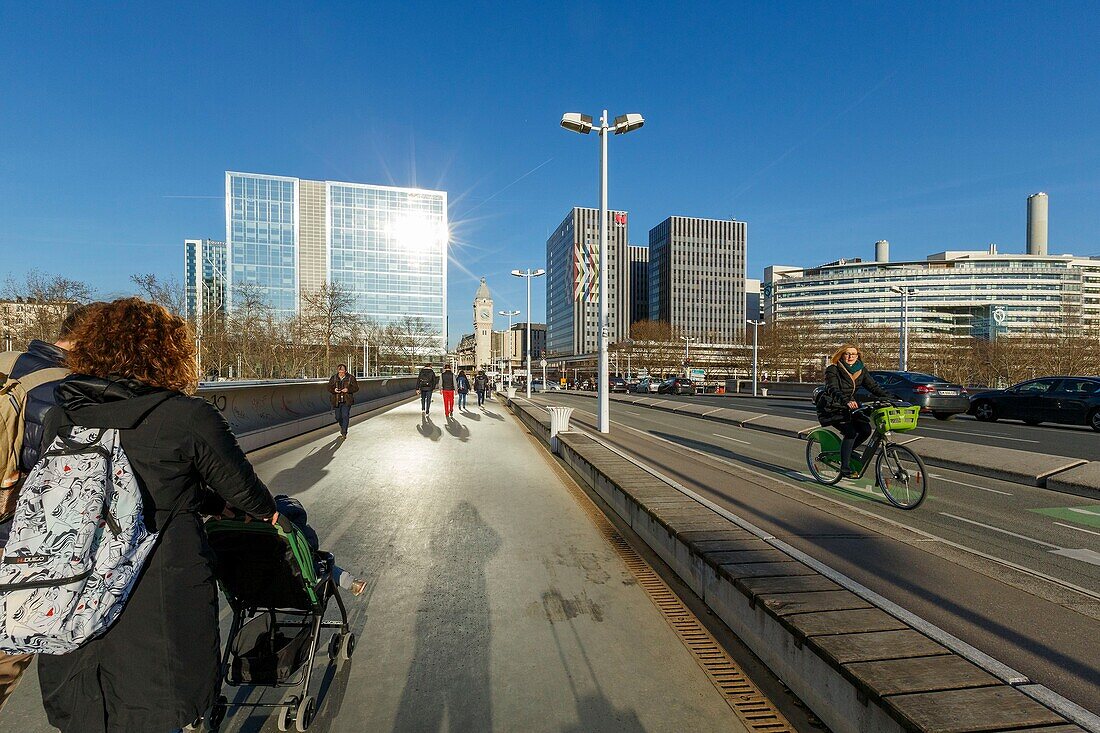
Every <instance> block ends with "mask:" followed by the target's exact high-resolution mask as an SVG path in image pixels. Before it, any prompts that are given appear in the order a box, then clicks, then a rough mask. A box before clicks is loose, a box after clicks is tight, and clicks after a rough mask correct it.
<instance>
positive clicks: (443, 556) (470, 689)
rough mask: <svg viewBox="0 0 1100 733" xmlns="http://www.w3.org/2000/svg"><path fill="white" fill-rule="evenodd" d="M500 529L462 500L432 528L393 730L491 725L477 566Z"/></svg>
mask: <svg viewBox="0 0 1100 733" xmlns="http://www.w3.org/2000/svg"><path fill="white" fill-rule="evenodd" d="M500 545H501V539H500V535H499V534H497V532H496V531H495V530H494V529H493V528H492V527H490V526H489V525H488V524H486V523H485V520H483V519H482V518H481V514H480V513H478V511H477V508H476V507H474V505H473V504H471V503H470V502H468V501H463V502H461V503H459V504H458V505H457V506H456V507H455V508H454V509H453V510H451V512H450V513H449V514H448V515H447V517H446V519H445V520H443V521H442V522H441V523H440V525H439V526H438V527H437V528H436V529H435V530H434V531H433V533H432V536H431V541H430V549H431V555H432V559H433V565H432V569H431V570H430V571H429V573H430V575H429V578H428V582H427V584H426V585H425V588H424V596H423V598H422V600H421V601H420V606H419V608H417V612H416V649H415V651H414V653H413V660H412V664H411V665H410V666H409V671H408V674H407V676H406V679H407V682H406V683H405V689H404V691H403V692H402V693H401V704H400V706H399V708H398V711H397V718H396V721H395V722H394V727H393V730H394V733H411V732H412V731H436V730H439V727H440V724H441V723H442V721H443V719H444V716H445V717H446V719H447V721H448V722H449V727H450V729H451V730H456V731H479V732H481V731H486V732H487V731H491V730H492V728H493V715H492V698H491V689H490V676H489V642H490V639H491V638H492V627H491V624H490V618H489V590H488V582H487V580H486V577H485V568H486V566H487V565H488V564H489V561H490V560H491V559H492V557H493V556H494V555H496V554H497V552H498V551H499V550H500Z"/></svg>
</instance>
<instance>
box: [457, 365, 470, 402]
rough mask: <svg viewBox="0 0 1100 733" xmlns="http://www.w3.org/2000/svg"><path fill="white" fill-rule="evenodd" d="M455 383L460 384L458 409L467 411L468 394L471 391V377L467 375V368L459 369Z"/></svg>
mask: <svg viewBox="0 0 1100 733" xmlns="http://www.w3.org/2000/svg"><path fill="white" fill-rule="evenodd" d="M455 384H456V385H457V386H458V409H460V410H462V411H465V410H466V395H468V394H469V393H470V378H469V377H467V376H466V371H465V370H463V369H459V370H458V376H457V377H456V378H455Z"/></svg>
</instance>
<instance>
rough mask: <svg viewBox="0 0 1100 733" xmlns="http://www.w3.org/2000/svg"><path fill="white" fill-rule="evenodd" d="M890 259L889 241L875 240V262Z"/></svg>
mask: <svg viewBox="0 0 1100 733" xmlns="http://www.w3.org/2000/svg"><path fill="white" fill-rule="evenodd" d="M889 261H890V243H889V242H887V241H886V240H885V239H880V240H878V241H877V242H875V262H889Z"/></svg>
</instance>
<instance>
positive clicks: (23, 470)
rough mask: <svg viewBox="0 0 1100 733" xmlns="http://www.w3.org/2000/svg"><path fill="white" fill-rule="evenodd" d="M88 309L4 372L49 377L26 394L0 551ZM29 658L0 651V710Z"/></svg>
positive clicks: (4, 497)
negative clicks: (20, 441) (15, 471)
mask: <svg viewBox="0 0 1100 733" xmlns="http://www.w3.org/2000/svg"><path fill="white" fill-rule="evenodd" d="M90 307H91V306H87V305H84V306H80V307H79V308H76V309H75V310H73V311H72V312H71V313H69V315H68V316H66V317H65V320H63V321H62V322H61V329H60V331H59V333H58V336H57V341H56V342H54V343H53V344H48V343H46V342H45V341H39V340H38V339H34V340H33V341H31V342H30V344H28V346H27V350H26V351H25V352H23V353H22V354H19V355H18V356H17V357H15V359H14V363H13V364H12V366H11V367H10V371H9V372H8V376H10V377H12V378H14V379H20V380H25V379H27V377H29V376H30V375H32V374H34V373H35V372H43V371H44V370H51V371H50V372H48V373H47V374H45V375H42V376H46V377H52V378H51V379H49V381H46V382H43V383H42V384H39V385H38V386H36V387H34V388H33V389H31V390H30V391H29V392H28V393H27V404H26V407H25V408H24V413H23V414H24V417H23V445H22V447H20V448H19V474H20V476H19V478H17V479H16V480H15V482H14V483H12V484H11V485H10V486H7V487H4V488H2V489H0V548H3V546H4V545H6V544H7V542H8V533H9V532H10V531H11V520H12V513H13V512H14V511H15V501H16V498H17V497H18V493H19V487H20V485H21V484H22V479H23V478H25V477H26V475H27V474H28V473H30V472H31V469H32V468H34V464H36V463H38V456H39V453H40V452H41V451H42V448H43V446H42V445H41V443H42V434H43V425H44V424H45V422H46V413H47V412H48V411H49V410H50V408H52V407H53V406H54V405H55V404H56V403H57V399H56V397H55V396H54V389H55V388H56V387H57V385H58V384H59V383H60V382H61V380H62V379H64V378H65V377H66V376H67V375H68V373H69V370H68V368H67V367H66V366H65V355H66V352H67V351H68V350H69V349H71V348H72V341H71V337H72V332H73V330H74V329H75V328H76V324H77V323H78V322H79V321H80V319H81V318H82V317H83V316H84V314H85V313H87V312H88V309H89V308H90ZM5 367H6V365H5ZM32 659H33V655H30V654H5V653H3V652H0V709H2V708H3V707H4V703H5V701H7V699H8V697H9V696H10V695H11V693H12V692H13V691H14V690H15V686H16V685H17V684H18V683H19V678H20V677H21V676H22V675H23V671H24V670H25V669H26V668H27V666H28V665H30V663H31V660H32Z"/></svg>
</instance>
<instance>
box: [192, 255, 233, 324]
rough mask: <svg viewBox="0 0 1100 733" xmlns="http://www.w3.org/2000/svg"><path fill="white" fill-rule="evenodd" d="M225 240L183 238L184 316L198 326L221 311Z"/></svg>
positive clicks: (222, 307)
mask: <svg viewBox="0 0 1100 733" xmlns="http://www.w3.org/2000/svg"><path fill="white" fill-rule="evenodd" d="M225 266H226V246H225V242H218V241H216V240H213V239H185V240H183V281H184V294H185V298H184V309H185V311H186V312H185V313H184V315H185V316H186V317H187V318H188V319H189V320H191V321H193V322H194V323H195V324H197V326H198V327H199V328H201V327H202V323H203V319H204V318H206V317H207V316H210V315H213V314H215V313H225V292H226V291H225Z"/></svg>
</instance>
